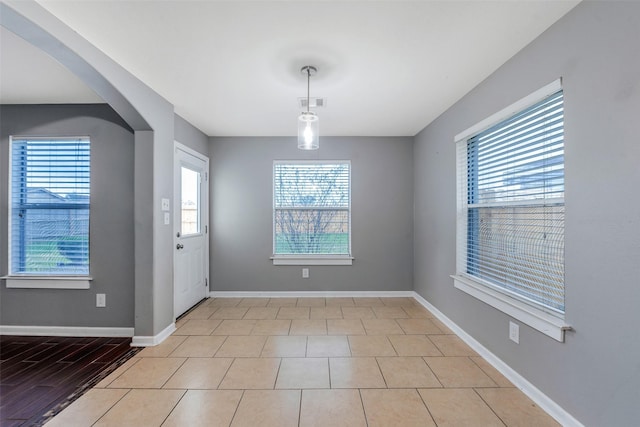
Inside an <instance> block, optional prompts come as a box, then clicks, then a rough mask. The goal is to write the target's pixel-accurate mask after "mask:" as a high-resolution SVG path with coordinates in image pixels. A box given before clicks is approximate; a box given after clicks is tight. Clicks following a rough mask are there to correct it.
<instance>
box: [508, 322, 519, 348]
mask: <svg viewBox="0 0 640 427" xmlns="http://www.w3.org/2000/svg"><path fill="white" fill-rule="evenodd" d="M509 339H510V340H511V341H513V342H514V343H516V344H520V325H518V324H517V323H513V322H511V321H509Z"/></svg>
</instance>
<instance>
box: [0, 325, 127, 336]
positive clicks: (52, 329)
mask: <svg viewBox="0 0 640 427" xmlns="http://www.w3.org/2000/svg"><path fill="white" fill-rule="evenodd" d="M0 335H29V336H42V337H132V336H133V328H102V327H90V326H15V325H0Z"/></svg>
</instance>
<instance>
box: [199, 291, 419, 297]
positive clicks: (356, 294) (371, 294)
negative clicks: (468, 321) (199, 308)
mask: <svg viewBox="0 0 640 427" xmlns="http://www.w3.org/2000/svg"><path fill="white" fill-rule="evenodd" d="M414 296H415V292H413V291H365V292H362V291H282V292H278V291H275V292H234V291H211V292H209V297H211V298H311V297H315V298H351V297H355V298H367V297H369V298H370V297H386V298H389V297H392V298H393V297H396V298H397V297H409V298H413V297H414Z"/></svg>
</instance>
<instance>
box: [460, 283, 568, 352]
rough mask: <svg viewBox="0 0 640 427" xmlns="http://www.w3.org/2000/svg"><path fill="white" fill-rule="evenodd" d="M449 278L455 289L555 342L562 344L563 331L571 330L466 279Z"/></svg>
mask: <svg viewBox="0 0 640 427" xmlns="http://www.w3.org/2000/svg"><path fill="white" fill-rule="evenodd" d="M451 278H452V279H453V283H454V286H455V288H456V289H460V290H461V291H462V292H465V293H467V294H469V295H471V296H473V297H475V298H477V299H479V300H480V301H482V302H484V303H486V304H488V305H490V306H491V307H493V308H495V309H497V310H500V311H502V312H503V313H505V314H507V315H509V316H511V317H513V318H514V319H516V320H519V321H521V322H522V323H524V324H525V325H528V326H530V327H532V328H534V329H536V330H538V331H540V332H542V333H543V334H545V335H547V336H549V337H551V338H553V339H555V340H556V341H560V342H564V331H567V330H571V329H572V327H571V326H569V325H567V324H566V323H565V321H564V319H560V318H558V317H555V316H553V315H551V314H549V313H546V312H544V311H542V310H539V309H537V308H535V307H532V306H530V305H527V304H525V303H523V302H520V301H518V300H516V299H514V298H511V297H509V296H507V295H505V294H502V293H500V292H497V291H495V290H493V289H490V288H488V287H487V286H484V285H482V284H480V283H478V282H476V281H474V280H471V279H469V278H467V277H462V276H455V275H454V276H451Z"/></svg>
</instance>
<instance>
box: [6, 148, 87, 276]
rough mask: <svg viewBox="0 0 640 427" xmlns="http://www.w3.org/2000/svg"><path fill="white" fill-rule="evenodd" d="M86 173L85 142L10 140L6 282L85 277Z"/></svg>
mask: <svg viewBox="0 0 640 427" xmlns="http://www.w3.org/2000/svg"><path fill="white" fill-rule="evenodd" d="M90 169H91V168H90V142H89V138H27V137H12V138H11V163H10V195H9V197H10V203H9V209H10V213H9V222H10V226H9V234H10V238H9V276H10V277H20V276H26V277H36V278H37V277H52V278H55V277H61V276H63V277H68V276H85V277H86V276H88V275H89V216H90V208H89V206H90V205H89V200H90ZM14 284H15V283H14Z"/></svg>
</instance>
